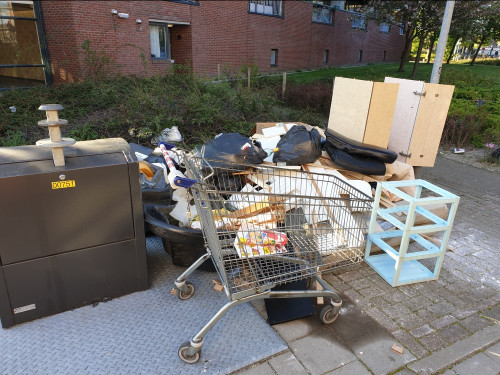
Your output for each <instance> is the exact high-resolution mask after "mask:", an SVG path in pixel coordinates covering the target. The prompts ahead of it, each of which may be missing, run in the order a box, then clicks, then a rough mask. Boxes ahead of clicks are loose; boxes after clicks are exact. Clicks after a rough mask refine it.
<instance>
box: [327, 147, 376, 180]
mask: <svg viewBox="0 0 500 375" xmlns="http://www.w3.org/2000/svg"><path fill="white" fill-rule="evenodd" d="M323 149H324V150H325V151H326V152H327V153H328V155H329V156H330V157H331V158H332V160H333V162H334V163H335V164H337V165H338V166H339V167H340V168H343V169H347V170H349V171H353V172H358V173H363V174H367V175H372V176H383V175H384V174H385V164H384V163H383V162H382V161H380V160H377V159H374V158H369V157H364V156H357V155H351V154H348V153H347V152H345V151H343V150H340V149H338V148H336V147H334V146H332V145H331V144H330V143H328V142H325V143H324V144H323Z"/></svg>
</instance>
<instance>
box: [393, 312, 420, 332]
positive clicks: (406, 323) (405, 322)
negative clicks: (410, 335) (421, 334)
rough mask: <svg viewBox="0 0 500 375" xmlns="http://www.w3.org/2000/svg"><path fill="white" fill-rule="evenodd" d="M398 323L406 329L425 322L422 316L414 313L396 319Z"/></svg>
mask: <svg viewBox="0 0 500 375" xmlns="http://www.w3.org/2000/svg"><path fill="white" fill-rule="evenodd" d="M396 323H397V324H398V325H399V326H400V327H401V328H403V329H405V330H410V329H414V328H417V327H420V326H422V325H424V324H425V322H424V320H423V319H422V318H421V317H419V316H418V315H417V314H413V313H412V314H409V315H405V316H403V317H401V318H398V319H396Z"/></svg>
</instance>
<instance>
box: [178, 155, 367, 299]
mask: <svg viewBox="0 0 500 375" xmlns="http://www.w3.org/2000/svg"><path fill="white" fill-rule="evenodd" d="M184 164H185V167H186V174H187V176H188V177H189V178H192V179H195V180H196V181H198V183H197V184H195V185H194V186H193V187H192V188H191V192H192V195H193V198H194V201H195V204H196V209H197V210H196V211H197V217H195V218H194V219H195V220H200V221H201V228H202V229H203V235H204V238H205V242H206V246H207V247H208V248H209V249H210V251H211V254H212V257H213V259H214V263H215V266H216V268H217V271H218V273H219V276H220V278H221V281H222V282H223V285H224V286H225V290H226V293H227V294H228V297H230V298H231V299H237V298H241V297H244V296H246V295H251V294H255V293H256V292H257V293H258V292H259V291H263V290H267V289H270V288H272V287H274V286H276V285H278V284H282V283H286V282H290V281H293V280H298V279H304V278H309V277H311V276H313V275H314V274H315V273H318V272H327V271H333V270H337V269H340V268H345V267H346V266H348V265H351V264H355V263H358V262H360V261H361V260H362V255H363V249H364V242H365V234H366V231H367V219H368V214H369V212H370V211H371V206H372V199H371V197H368V196H367V195H365V194H363V193H362V192H360V191H359V190H357V189H355V188H354V187H352V186H351V185H349V184H348V183H347V182H345V181H343V180H341V179H339V178H337V177H335V176H332V175H328V174H318V173H310V172H303V171H300V170H295V169H288V168H277V167H274V166H269V167H267V166H262V165H259V166H255V165H242V164H231V163H228V162H223V163H222V162H220V161H211V160H205V159H203V158H201V157H197V156H194V155H187V156H185V157H184ZM192 220H193V218H192Z"/></svg>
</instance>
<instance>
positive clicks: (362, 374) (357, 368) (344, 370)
mask: <svg viewBox="0 0 500 375" xmlns="http://www.w3.org/2000/svg"><path fill="white" fill-rule="evenodd" d="M354 374H356V375H370V374H371V373H370V372H369V371H368V370H367V369H366V367H365V366H363V364H362V363H361V362H360V361H353V362H351V363H348V364H347V365H344V366H342V367H340V368H338V369H336V370H333V371H331V372H327V373H326V374H325V375H354Z"/></svg>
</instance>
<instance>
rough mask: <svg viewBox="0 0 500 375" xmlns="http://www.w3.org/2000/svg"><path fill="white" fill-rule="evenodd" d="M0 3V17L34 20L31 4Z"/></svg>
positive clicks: (25, 2)
mask: <svg viewBox="0 0 500 375" xmlns="http://www.w3.org/2000/svg"><path fill="white" fill-rule="evenodd" d="M30 3H31V4H29V3H28V2H27V1H24V2H23V3H17V2H15V1H0V16H7V17H29V18H34V17H35V13H34V11H33V2H30Z"/></svg>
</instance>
